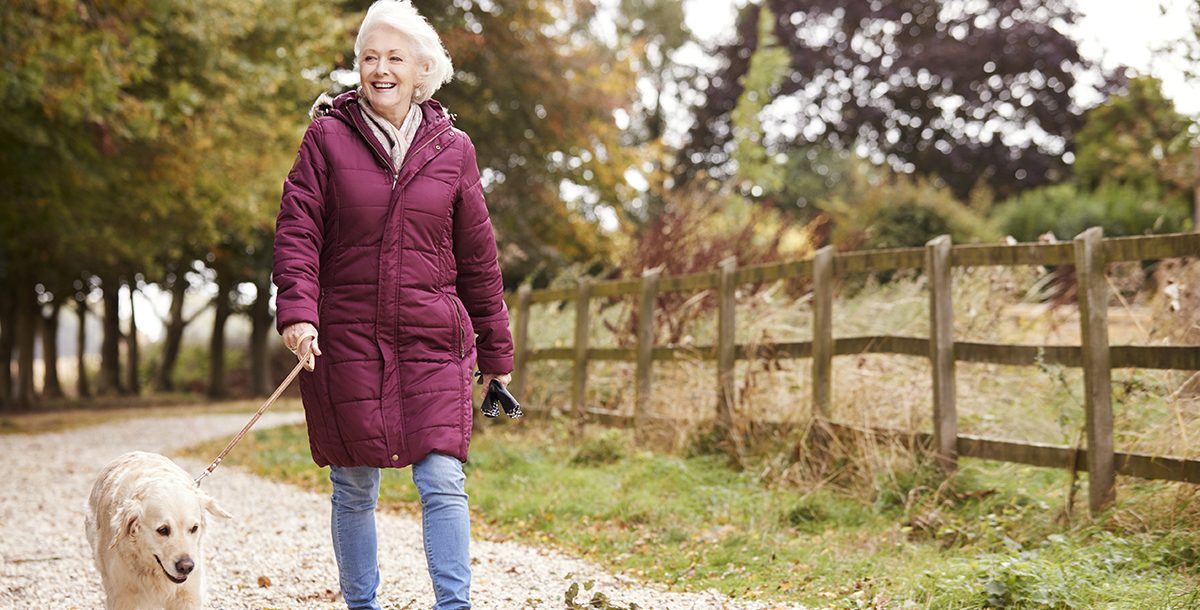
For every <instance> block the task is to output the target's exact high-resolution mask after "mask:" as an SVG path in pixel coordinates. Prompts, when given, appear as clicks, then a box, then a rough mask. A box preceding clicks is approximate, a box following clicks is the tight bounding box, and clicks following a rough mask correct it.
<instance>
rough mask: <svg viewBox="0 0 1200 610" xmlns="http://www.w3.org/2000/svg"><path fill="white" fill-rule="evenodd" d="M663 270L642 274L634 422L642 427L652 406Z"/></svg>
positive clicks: (636, 425) (648, 270)
mask: <svg viewBox="0 0 1200 610" xmlns="http://www.w3.org/2000/svg"><path fill="white" fill-rule="evenodd" d="M661 274H662V269H661V268H660V269H647V270H645V271H643V272H642V302H641V307H640V308H639V309H638V329H637V333H638V334H637V387H636V392H637V394H636V396H635V398H634V402H633V422H634V426H635V427H636V428H640V427H642V422H643V419H644V418H645V416H646V413H647V412H649V406H650V376H651V370H652V366H653V359H654V301H655V299H656V298H657V297H658V277H659V276H660V275H661Z"/></svg>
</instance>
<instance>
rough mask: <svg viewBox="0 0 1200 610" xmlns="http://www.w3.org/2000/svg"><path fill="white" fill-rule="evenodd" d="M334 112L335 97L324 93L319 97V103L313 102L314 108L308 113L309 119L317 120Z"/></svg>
mask: <svg viewBox="0 0 1200 610" xmlns="http://www.w3.org/2000/svg"><path fill="white" fill-rule="evenodd" d="M332 110H333V96H332V95H329V94H328V93H322V94H321V95H319V96H318V97H317V101H315V102H313V105H312V108H310V109H309V111H308V118H310V119H312V120H314V121H315V120H317V119H319V118H321V117H323V116H325V115H327V114H329V113H330V111H332Z"/></svg>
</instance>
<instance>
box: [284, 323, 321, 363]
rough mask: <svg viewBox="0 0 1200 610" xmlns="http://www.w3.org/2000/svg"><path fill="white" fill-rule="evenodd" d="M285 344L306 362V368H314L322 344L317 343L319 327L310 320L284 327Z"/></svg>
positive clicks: (299, 358)
mask: <svg viewBox="0 0 1200 610" xmlns="http://www.w3.org/2000/svg"><path fill="white" fill-rule="evenodd" d="M283 346H284V347H286V348H288V350H290V351H291V352H292V353H293V354H295V355H296V358H297V359H298V360H301V361H303V362H304V368H305V370H309V371H311V370H313V367H314V366H316V364H317V356H320V355H321V346H320V345H318V344H317V328H316V327H315V326H313V325H312V324H309V323H308V322H296V323H295V324H291V325H289V326H288V327H287V328H284V329H283Z"/></svg>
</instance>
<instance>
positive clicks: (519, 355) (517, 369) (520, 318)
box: [513, 284, 530, 395]
mask: <svg viewBox="0 0 1200 610" xmlns="http://www.w3.org/2000/svg"><path fill="white" fill-rule="evenodd" d="M529 291H530V288H529V284H521V287H520V288H517V328H516V333H515V334H516V336H515V337H513V343H514V345H513V360H514V363H513V389H514V391H516V393H517V394H518V395H524V394H525V393H526V392H525V370H526V368H528V367H527V365H526V363H525V356H526V354H527V353H528V351H529Z"/></svg>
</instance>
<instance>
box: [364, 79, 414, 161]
mask: <svg viewBox="0 0 1200 610" xmlns="http://www.w3.org/2000/svg"><path fill="white" fill-rule="evenodd" d="M358 101H359V104H358V107H359V108H361V109H362V113H363V118H364V119H366V121H367V125H368V126H370V127H371V132H372V133H374V134H375V139H377V140H379V143H380V144H383V147H384V148H386V149H387V151H388V155H390V156H391V157H392V164H393V165H394V166H395V167H396V170H397V171H399V169H400V166H401V165H403V164H404V155H406V154H408V149H409V147H410V146H412V143H413V138H415V137H416V136H417V128H418V127H420V126H421V107H420V106H419V105H417V104H412V105H411V106H409V107H408V115H407V116H405V117H404V124H403V125H401V126H400V127H399V128H397V127H396V126H395V125H393V124H392V122H391V121H389V120H387V119H385V118H383V116H381V115H380V114H379V113H378V112H375V109H374V108H372V107H371V102H369V101H367V98H366V96H364V95H362V94H361V92H360V93H359V96H358Z"/></svg>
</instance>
